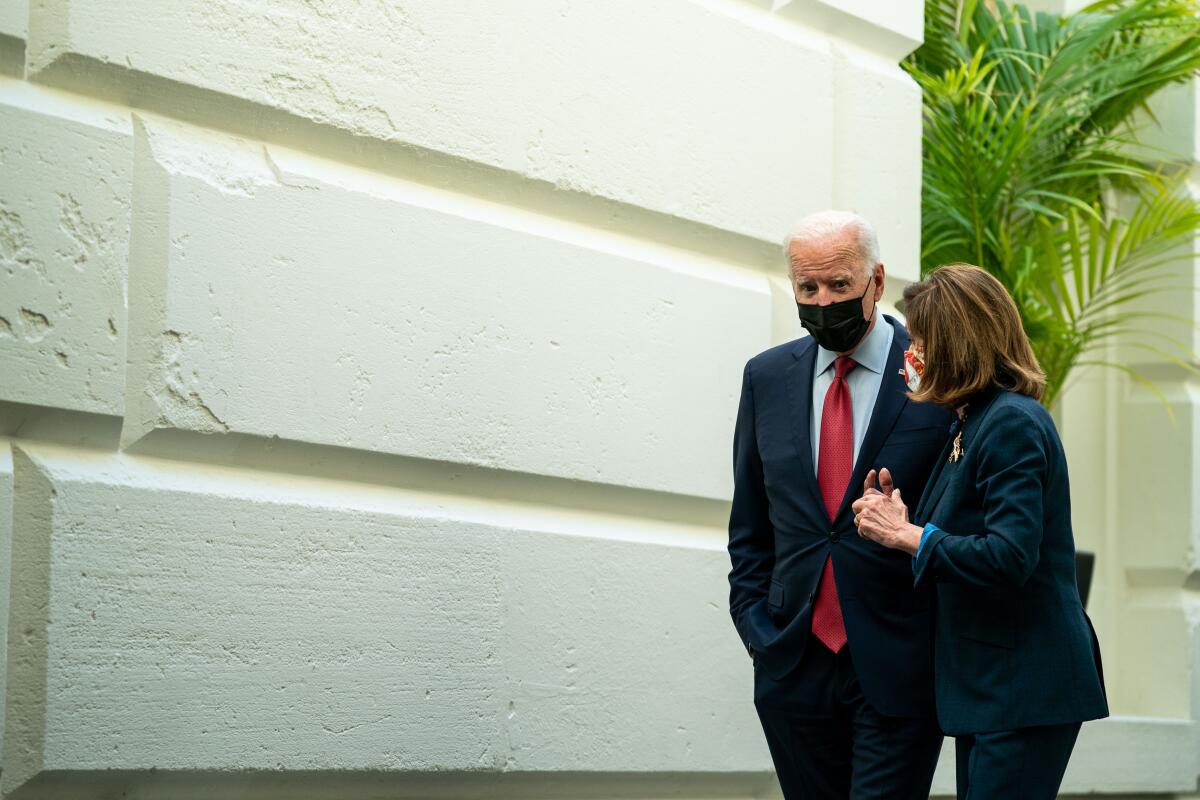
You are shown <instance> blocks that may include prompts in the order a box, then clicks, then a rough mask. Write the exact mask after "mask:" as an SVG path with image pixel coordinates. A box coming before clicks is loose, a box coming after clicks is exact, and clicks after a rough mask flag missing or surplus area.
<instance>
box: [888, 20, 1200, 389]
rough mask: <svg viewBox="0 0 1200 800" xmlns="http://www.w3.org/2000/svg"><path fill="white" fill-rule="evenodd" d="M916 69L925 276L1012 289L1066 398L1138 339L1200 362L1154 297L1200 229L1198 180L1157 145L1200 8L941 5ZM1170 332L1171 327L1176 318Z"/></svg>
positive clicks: (1181, 359)
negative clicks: (968, 266)
mask: <svg viewBox="0 0 1200 800" xmlns="http://www.w3.org/2000/svg"><path fill="white" fill-rule="evenodd" d="M925 5H926V15H925V43H924V44H923V45H922V47H920V48H919V49H918V50H916V51H915V52H914V53H913V54H912V55H911V56H910V57H909V58H908V59H907V60H906V61H905V62H904V64H903V66H904V68H905V69H906V70H907V71H908V72H909V74H911V75H912V76H913V78H914V79H915V80H916V82H917V84H918V85H919V86H920V88H921V91H922V93H923V98H924V137H923V138H924V141H923V145H924V146H923V169H924V183H923V190H922V235H921V240H922V253H921V260H922V264H921V266H922V273H923V274H924V273H927V272H928V271H929V270H931V269H933V268H934V267H936V266H937V265H939V264H944V263H950V262H955V261H966V262H970V263H974V264H978V265H979V266H981V267H983V268H984V269H987V270H988V271H989V272H991V273H992V274H993V275H995V276H996V277H997V278H999V280H1000V281H1001V282H1002V283H1003V284H1004V285H1005V287H1007V288H1008V290H1009V292H1011V293H1012V295H1013V297H1014V299H1015V300H1016V302H1017V306H1018V308H1020V310H1021V315H1022V321H1023V323H1024V325H1025V330H1026V333H1027V334H1028V335H1029V338H1030V341H1031V342H1032V344H1033V348H1034V351H1035V353H1036V354H1037V357H1038V359H1039V361H1040V362H1041V364H1042V367H1043V369H1045V371H1046V374H1047V391H1046V395H1045V397H1044V398H1043V402H1044V403H1045V404H1046V405H1047V406H1051V405H1052V404H1053V403H1054V400H1055V398H1056V397H1057V396H1058V394H1059V392H1060V391H1061V389H1062V388H1063V386H1064V384H1065V382H1066V380H1067V377H1068V375H1069V374H1070V373H1071V371H1072V369H1074V368H1075V367H1077V366H1081V365H1084V364H1092V363H1104V364H1107V365H1109V366H1114V367H1117V368H1118V369H1122V370H1125V371H1127V372H1130V373H1131V374H1133V375H1134V377H1135V378H1137V379H1139V380H1142V381H1143V382H1146V381H1145V379H1144V378H1143V377H1142V376H1141V375H1139V374H1138V373H1137V372H1136V370H1134V369H1132V368H1131V367H1130V366H1128V365H1125V364H1119V363H1114V362H1113V361H1112V360H1111V359H1106V358H1105V357H1104V353H1105V352H1106V345H1107V344H1108V343H1109V342H1110V341H1111V340H1112V338H1113V337H1115V336H1118V335H1122V336H1124V337H1125V338H1124V341H1127V342H1128V341H1133V342H1134V344H1133V346H1135V347H1142V348H1149V349H1151V350H1153V351H1155V352H1156V353H1158V354H1160V355H1162V356H1164V357H1166V358H1170V359H1171V360H1173V361H1175V362H1176V363H1178V364H1181V365H1183V366H1185V367H1188V368H1191V365H1192V364H1193V363H1194V361H1195V358H1194V356H1193V354H1192V352H1191V348H1190V346H1188V345H1187V344H1185V343H1183V342H1179V341H1177V340H1175V339H1174V338H1172V337H1169V336H1167V335H1166V334H1164V333H1162V332H1161V331H1160V330H1156V329H1155V327H1154V326H1153V325H1152V322H1153V321H1154V320H1155V318H1156V317H1158V318H1161V317H1162V316H1164V315H1162V314H1156V313H1154V312H1149V311H1146V310H1144V308H1142V306H1143V305H1144V303H1138V302H1135V301H1138V300H1139V299H1140V298H1144V297H1145V296H1146V295H1148V294H1151V293H1153V292H1156V291H1162V290H1164V289H1166V288H1169V287H1170V285H1171V283H1172V280H1173V279H1174V280H1177V279H1178V277H1177V276H1178V270H1177V269H1173V267H1175V266H1176V265H1177V264H1178V263H1179V262H1180V260H1181V258H1189V259H1190V254H1189V253H1186V252H1184V250H1185V248H1186V245H1188V244H1190V243H1191V242H1192V240H1193V238H1194V236H1195V234H1196V231H1197V228H1198V226H1200V203H1198V202H1197V200H1196V199H1194V198H1193V197H1192V196H1191V195H1190V194H1189V193H1188V192H1187V189H1186V185H1185V180H1186V170H1185V169H1183V168H1182V166H1181V165H1180V164H1178V163H1174V164H1173V163H1172V161H1171V159H1170V157H1168V156H1165V155H1164V154H1163V153H1160V152H1155V151H1153V150H1151V149H1150V148H1148V147H1146V146H1145V145H1144V144H1142V143H1141V142H1139V138H1138V134H1139V125H1141V126H1143V127H1144V125H1145V124H1146V121H1147V120H1150V121H1151V122H1152V121H1153V118H1152V116H1151V115H1149V113H1148V110H1149V109H1148V106H1147V100H1148V99H1149V98H1150V97H1151V96H1152V95H1153V94H1155V93H1156V92H1158V91H1159V90H1160V89H1162V88H1163V87H1165V86H1167V85H1169V84H1172V83H1179V82H1183V81H1186V80H1188V79H1190V78H1191V77H1192V76H1193V75H1195V74H1196V72H1197V69H1198V68H1200V17H1198V16H1197V12H1198V10H1200V8H1198V5H1197V2H1196V0H1103V1H1102V2H1096V3H1093V4H1092V5H1090V6H1088V7H1086V8H1085V9H1083V10H1081V11H1079V12H1078V13H1075V14H1072V15H1069V16H1065V17H1064V16H1058V15H1054V14H1046V13H1038V14H1034V13H1033V12H1031V11H1029V10H1028V9H1027V8H1025V7H1023V6H1020V5H1013V6H1009V5H1007V4H1006V3H1004V2H1003V1H1002V0H995V1H994V2H993V1H992V0H985V2H979V0H927V2H926V4H925ZM1159 327H1161V326H1159Z"/></svg>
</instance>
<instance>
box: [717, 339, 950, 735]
mask: <svg viewBox="0 0 1200 800" xmlns="http://www.w3.org/2000/svg"><path fill="white" fill-rule="evenodd" d="M877 324H888V325H891V326H892V327H893V328H895V334H894V336H893V338H892V347H891V350H890V352H889V353H888V359H887V365H886V367H885V368H884V372H883V376H882V378H883V379H882V382H881V384H880V387H879V396H878V398H877V400H876V401H875V408H874V412H873V414H872V416H871V421H870V424H869V425H868V427H867V431H866V435H865V438H864V439H863V443H862V446H861V447H860V449H859V455H858V460H857V462H856V464H855V466H854V474H853V477H852V478H851V480H850V483H849V485H848V486H847V487H846V494H845V496H844V498H843V499H842V504H841V507H840V509H839V510H838V512H837V515H836V517H835V518H834V520H833V521H832V522H830V520H829V518H828V516H827V514H826V512H825V506H824V504H823V503H822V501H821V493H820V489H819V488H818V486H817V476H816V470H815V469H814V465H813V459H812V445H811V434H810V430H809V424H810V417H811V414H812V413H813V410H812V379H813V364H814V362H815V358H816V350H817V346H816V344H815V342H813V340H812V339H811V338H808V337H805V338H802V339H798V340H796V341H793V342H789V343H787V344H784V345H780V346H778V347H774V348H772V349H770V350H767V351H765V352H763V353H760V354H759V355H757V356H755V357H754V358H752V359H750V361H749V362H748V363H747V364H746V368H745V372H744V373H743V376H742V396H741V403H740V405H739V407H738V416H737V427H736V430H735V432H734V437H733V477H734V493H733V508H732V510H731V513H730V517H729V557H730V561H731V562H732V566H733V568H732V570H731V571H730V573H729V585H730V592H729V610H730V613H731V615H732V616H733V622H734V625H735V627H736V628H737V630H738V633H739V635H740V636H741V638H742V641H743V643H745V644H746V645H747V647H749V648H751V649H752V650H753V651H754V653H755V658H756V661H757V663H758V664H759V666H761V667H762V668H763V669H764V670H766V672H767V674H768V675H770V676H772V677H775V678H782V677H784V676H785V675H786V674H787V673H788V672H790V671H792V670H793V669H794V668H795V667H796V666H797V665H798V664H799V663H800V660H801V658H802V657H803V655H804V651H805V647H806V645H807V643H808V640H809V630H810V628H811V624H812V623H811V620H812V604H813V599H814V598H815V593H816V587H817V583H818V581H819V579H820V577H821V571H822V569H823V567H824V564H825V558H826V556H831V557H832V559H833V568H834V573H835V576H836V581H837V589H838V597H839V599H840V602H841V607H842V617H843V619H844V621H845V625H846V635H847V637H848V640H849V641H848V645H847V646H848V647H849V648H850V653H851V656H852V658H853V659H854V664H855V669H856V672H857V674H858V679H859V683H860V684H861V686H862V690H863V695H864V696H865V697H866V699H867V701H868V702H869V703H871V705H872V706H874V707H875V708H876V709H877V710H878V711H879V712H880V713H883V714H888V715H893V716H915V715H921V714H931V713H932V710H933V709H932V699H933V687H932V679H931V665H930V656H929V652H930V638H929V630H930V619H929V606H930V598H931V592H930V591H929V590H928V589H927V588H924V587H920V588H914V586H913V582H912V559H911V558H909V556H908V555H906V554H904V553H901V552H899V551H896V550H889V549H888V548H885V547H882V546H880V545H878V544H876V543H874V542H871V541H868V540H866V539H862V538H861V537H859V536H858V532H857V530H856V529H855V527H854V521H853V516H854V515H853V512H852V511H851V509H850V504H851V503H852V502H853V501H854V500H855V499H857V498H858V497H860V496H861V495H862V486H863V482H864V481H865V480H866V475H867V471H868V470H870V469H872V468H875V469H878V468H879V467H883V466H886V467H888V468H889V469H890V470H891V472H892V475H893V477H894V479H895V482H896V485H897V486H898V487H899V488H900V490H901V491H902V493H903V494H904V495H906V496H908V497H912V498H916V497H919V496H920V493H921V490H922V489H923V488H924V486H925V481H926V479H927V477H928V475H929V473H930V471H931V470H932V468H933V465H934V462H935V460H936V458H937V455H938V453H939V452H940V451H941V450H942V445H943V443H944V442H945V441H946V438H947V435H948V433H949V427H950V422H951V419H952V417H951V415H950V414H949V413H948V412H946V411H944V410H942V409H939V408H936V407H934V406H929V405H921V404H918V403H911V402H909V400H908V398H907V396H906V391H907V389H906V386H905V384H904V380H903V379H902V378H901V377H900V374H899V373H900V369H901V364H902V360H903V354H904V350H905V349H906V348H907V347H908V343H909V339H908V332H907V331H905V329H904V328H903V326H901V325H900V323H899V322H897V321H896V320H894V319H892V318H891V317H888V316H884V315H880V318H879V321H878V323H877Z"/></svg>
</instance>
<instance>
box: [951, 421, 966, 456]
mask: <svg viewBox="0 0 1200 800" xmlns="http://www.w3.org/2000/svg"><path fill="white" fill-rule="evenodd" d="M962 454H963V446H962V430H961V429H960V430H959V431H958V435H957V436H955V437H954V446H953V447H951V448H950V461H951V463H953V462H956V461H958V460H959V459H960V458H962Z"/></svg>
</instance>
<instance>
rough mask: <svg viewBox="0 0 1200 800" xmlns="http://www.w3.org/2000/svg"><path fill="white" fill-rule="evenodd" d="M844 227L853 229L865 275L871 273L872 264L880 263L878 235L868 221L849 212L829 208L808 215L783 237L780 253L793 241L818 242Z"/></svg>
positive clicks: (872, 271)
mask: <svg viewBox="0 0 1200 800" xmlns="http://www.w3.org/2000/svg"><path fill="white" fill-rule="evenodd" d="M846 230H853V231H854V232H855V234H856V235H855V238H856V239H857V240H858V252H859V254H860V255H861V256H862V260H863V269H864V270H866V273H867V275H868V276H871V275H874V274H875V265H876V264H878V263H879V238H878V237H877V236H876V235H875V228H873V227H872V226H871V223H869V222H867V221H866V220H865V219H863V218H862V217H860V216H859V215H858V214H855V213H853V212H852V211H833V210H830V211H818V212H816V213H815V214H809V215H808V216H807V217H804V218H803V219H802V220H800V221H799V222H797V223H796V224H795V225H793V226H792V229H791V230H790V231H788V235H787V236H785V237H784V239H783V252H784V253H785V254H786V253H787V252H788V251H789V250H790V249H791V247H792V242H803V243H806V244H808V243H812V242H818V241H821V240H822V239H826V238H828V237H830V236H835V235H837V234H839V233H842V232H843V231H846Z"/></svg>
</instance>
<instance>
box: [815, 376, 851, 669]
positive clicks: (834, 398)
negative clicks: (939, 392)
mask: <svg viewBox="0 0 1200 800" xmlns="http://www.w3.org/2000/svg"><path fill="white" fill-rule="evenodd" d="M857 366H858V363H857V362H856V361H855V360H854V359H852V358H850V356H838V358H837V359H836V360H835V361H834V362H833V369H834V376H833V383H831V384H830V385H829V390H828V391H827V392H825V405H824V406H822V407H821V408H822V410H821V445H820V450H819V451H818V453H817V486H819V487H820V488H821V499H822V500H823V501H824V503H825V513H826V514H827V515H828V516H829V519H830V521H831V522H832V520H833V518H834V516H835V515H836V514H837V512H838V507H839V506H840V505H841V504H842V496H843V495H844V494H845V493H846V487H847V486H849V485H850V476H851V474H852V473H853V471H854V411H853V408H852V407H851V405H850V386H849V384H847V383H846V373H848V372H850V370H852V369H854V368H855V367H857ZM812 632H813V635H815V636H816V637H817V638H818V639H820V640H821V641H822V642H823V643H824V645H825V646H826V647H828V648H829V649H830V650H832V651H833V652H835V653H836V652H838V651H839V650H841V649H842V648H843V647H845V646H846V626H845V624H844V623H843V622H842V606H841V603H839V602H838V596H837V583H836V582H835V581H834V578H833V560H832V559H831V558H829V557H828V556H826V558H825V569H824V571H823V572H822V573H821V583H820V585H819V586H818V587H817V601H816V604H815V605H814V606H813V615H812Z"/></svg>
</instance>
